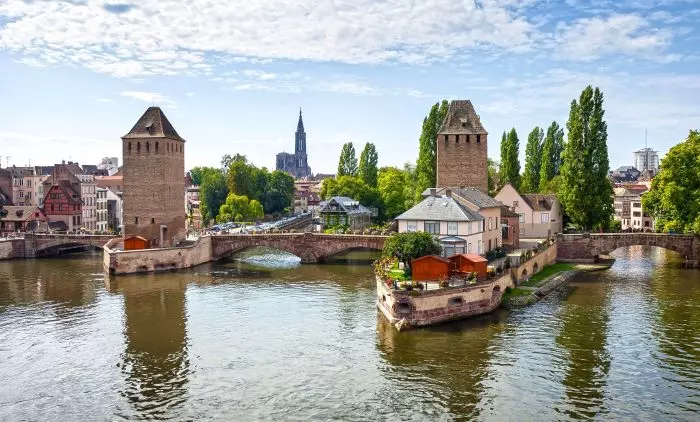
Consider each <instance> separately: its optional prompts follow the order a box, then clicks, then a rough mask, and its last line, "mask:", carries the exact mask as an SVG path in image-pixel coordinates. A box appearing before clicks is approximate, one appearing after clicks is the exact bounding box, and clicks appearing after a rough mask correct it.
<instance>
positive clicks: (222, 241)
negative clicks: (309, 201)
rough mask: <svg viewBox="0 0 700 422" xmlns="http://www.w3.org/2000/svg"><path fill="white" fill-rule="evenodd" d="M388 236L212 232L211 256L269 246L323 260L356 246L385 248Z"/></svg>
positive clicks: (303, 257)
mask: <svg viewBox="0 0 700 422" xmlns="http://www.w3.org/2000/svg"><path fill="white" fill-rule="evenodd" d="M387 238H388V236H376V235H345V234H315V233H286V234H253V235H240V234H231V235H216V236H212V245H211V256H212V260H217V259H221V258H224V257H226V256H228V255H231V254H232V253H234V252H237V251H240V250H243V249H246V248H251V247H255V246H268V247H271V248H275V249H279V250H282V251H286V252H289V253H292V254H294V255H296V256H298V257H299V258H301V262H302V263H304V264H311V263H314V262H320V261H323V260H324V258H327V257H329V256H332V255H336V254H339V253H341V252H344V251H348V250H352V249H373V250H381V249H382V248H383V247H384V241H385V240H386V239H387Z"/></svg>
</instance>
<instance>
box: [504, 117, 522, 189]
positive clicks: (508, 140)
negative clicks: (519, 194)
mask: <svg viewBox="0 0 700 422" xmlns="http://www.w3.org/2000/svg"><path fill="white" fill-rule="evenodd" d="M518 154H520V140H519V139H518V133H517V132H516V131H515V128H512V129H511V130H510V132H508V135H506V137H505V141H503V140H501V183H503V184H504V185H505V184H506V183H510V184H511V185H513V187H514V188H515V189H520V161H519V159H518Z"/></svg>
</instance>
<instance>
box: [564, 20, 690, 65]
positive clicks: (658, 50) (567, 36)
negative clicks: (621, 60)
mask: <svg viewBox="0 0 700 422" xmlns="http://www.w3.org/2000/svg"><path fill="white" fill-rule="evenodd" d="M672 38H673V35H672V33H671V32H670V31H668V30H664V29H656V28H653V27H652V26H651V25H650V24H649V22H647V21H646V20H645V19H644V18H642V17H641V16H638V15H632V14H626V15H612V16H609V17H606V18H601V17H593V18H583V19H578V20H576V21H574V22H573V23H571V24H567V23H559V25H558V26H557V32H556V34H555V44H556V46H557V48H558V52H559V53H560V54H561V55H562V56H563V57H565V58H567V59H570V60H574V61H591V60H594V59H597V58H600V57H603V56H610V55H614V54H623V55H627V56H633V57H644V58H649V59H653V60H659V61H673V60H676V59H678V56H676V55H670V54H665V51H666V50H667V48H668V47H669V45H670V44H671V41H672Z"/></svg>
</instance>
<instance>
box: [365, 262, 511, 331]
mask: <svg viewBox="0 0 700 422" xmlns="http://www.w3.org/2000/svg"><path fill="white" fill-rule="evenodd" d="M512 286H513V281H512V279H511V276H510V274H506V275H503V276H501V277H499V278H496V279H494V280H493V281H489V282H482V283H479V284H476V285H472V286H465V287H457V288H454V287H453V288H443V289H438V290H428V291H418V290H413V291H410V292H409V291H404V290H392V289H390V288H389V287H388V286H387V285H386V283H384V282H383V281H382V280H381V279H379V278H377V306H378V307H379V308H380V310H381V311H382V312H383V313H384V315H385V316H386V317H387V319H389V321H390V322H391V323H396V322H398V321H399V320H402V319H403V320H405V321H406V322H407V323H408V324H409V325H410V326H413V327H422V326H427V325H432V324H436V323H440V322H445V321H451V320H456V319H462V318H466V317H469V316H473V315H480V314H484V313H487V312H491V311H493V310H494V309H495V308H497V307H498V306H499V305H500V302H501V297H502V295H503V292H504V291H505V289H506V288H507V287H512Z"/></svg>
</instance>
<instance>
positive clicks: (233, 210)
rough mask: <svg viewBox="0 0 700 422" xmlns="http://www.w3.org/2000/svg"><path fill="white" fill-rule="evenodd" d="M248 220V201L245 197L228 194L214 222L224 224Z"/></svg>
mask: <svg viewBox="0 0 700 422" xmlns="http://www.w3.org/2000/svg"><path fill="white" fill-rule="evenodd" d="M248 219H250V201H248V197H247V196H245V195H236V194H235V193H229V194H228V196H227V197H226V202H224V204H223V205H221V207H220V208H219V215H218V216H217V217H216V221H217V222H219V223H226V222H229V221H246V220H248Z"/></svg>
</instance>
